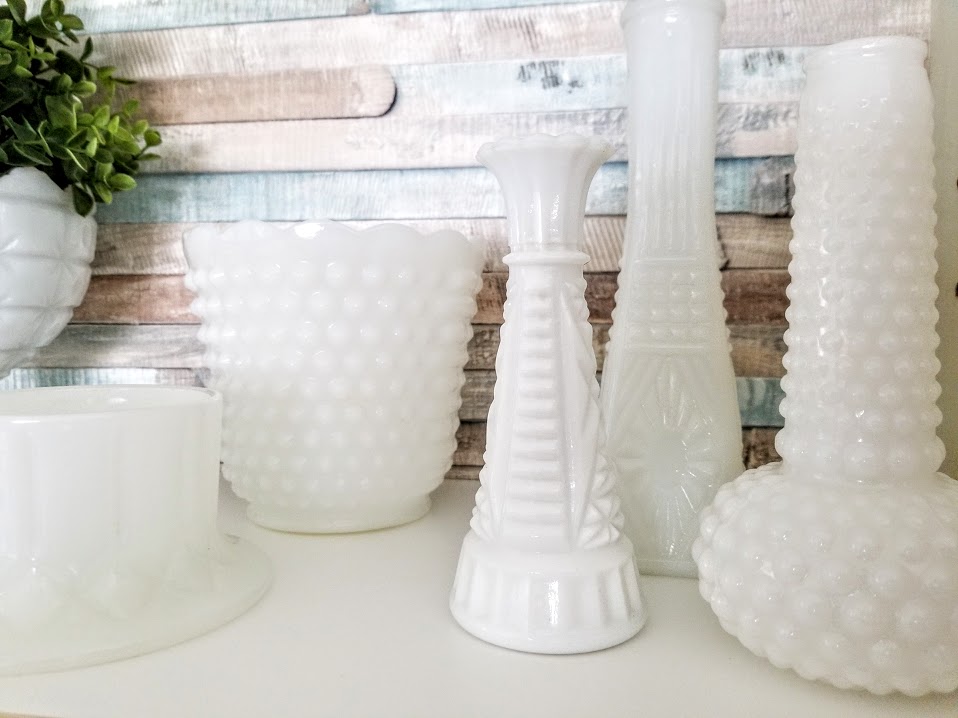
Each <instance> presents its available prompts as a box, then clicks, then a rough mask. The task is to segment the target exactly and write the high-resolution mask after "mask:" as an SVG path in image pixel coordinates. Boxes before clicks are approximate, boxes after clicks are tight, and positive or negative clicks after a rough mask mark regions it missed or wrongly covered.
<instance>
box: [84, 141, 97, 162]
mask: <svg viewBox="0 0 958 718" xmlns="http://www.w3.org/2000/svg"><path fill="white" fill-rule="evenodd" d="M98 149H100V143H99V142H97V139H96V137H94V138H93V139H92V140H90V141H89V142H87V143H86V147H84V148H83V151H84V152H85V153H86V156H87V157H96V153H97V150H98Z"/></svg>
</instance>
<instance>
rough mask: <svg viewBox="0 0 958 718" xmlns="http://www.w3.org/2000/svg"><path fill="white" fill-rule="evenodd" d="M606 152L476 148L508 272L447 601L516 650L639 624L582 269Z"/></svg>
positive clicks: (588, 143)
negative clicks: (500, 208) (481, 444)
mask: <svg viewBox="0 0 958 718" xmlns="http://www.w3.org/2000/svg"><path fill="white" fill-rule="evenodd" d="M610 154H611V147H610V146H609V145H608V143H606V142H604V141H603V140H601V139H598V138H586V137H580V136H578V135H562V136H560V137H550V136H547V135H535V136H532V137H525V138H520V139H511V140H502V141H500V142H496V143H492V144H487V145H483V147H482V148H481V149H480V150H479V160H480V161H481V162H482V163H483V164H484V165H486V166H487V167H489V169H491V170H492V171H493V172H494V173H495V175H496V177H497V179H498V180H499V184H500V185H501V186H502V190H503V194H504V195H505V197H506V213H507V215H508V218H509V228H510V229H509V248H510V250H511V251H510V253H509V255H508V256H507V257H506V259H505V262H506V264H508V265H509V283H508V298H507V300H506V306H505V323H504V324H503V326H502V332H501V334H502V339H501V342H500V345H499V351H498V353H497V355H496V388H495V397H494V398H493V402H492V407H491V408H490V410H489V423H488V438H487V441H486V453H485V456H484V460H485V465H484V466H483V468H482V471H481V472H480V474H479V480H480V481H481V482H482V486H481V488H480V489H479V492H478V494H477V495H476V509H475V512H474V513H473V518H472V522H471V530H470V531H469V533H468V534H467V536H466V538H465V540H464V541H463V544H462V551H461V553H460V556H459V566H458V568H457V570H456V580H455V584H454V586H453V589H452V595H451V597H450V607H451V610H452V614H453V616H454V617H455V619H456V620H457V621H458V622H459V624H460V625H461V626H462V627H463V628H465V629H466V630H467V631H469V632H470V633H472V634H473V635H475V636H478V637H479V638H481V639H483V640H485V641H489V642H490V643H494V644H497V645H500V646H505V647H506V648H513V649H516V650H521V651H529V652H533V653H582V652H585V651H595V650H599V649H602V648H608V647H609V646H614V645H616V644H618V643H622V642H623V641H625V640H627V639H629V638H631V637H632V636H634V635H635V634H636V633H637V632H638V631H639V629H641V628H642V625H643V623H644V622H645V609H644V606H643V605H642V597H641V595H640V593H639V586H638V575H637V574H636V569H635V563H634V560H633V555H632V544H631V543H629V540H628V539H627V538H626V537H625V536H624V535H622V533H621V527H622V513H621V511H620V509H619V498H618V496H617V495H616V492H615V477H614V475H613V473H612V471H611V470H610V467H609V464H608V462H607V461H606V459H605V456H604V454H603V448H604V447H603V442H604V438H605V436H604V431H603V428H602V421H601V416H600V412H599V385H598V383H597V382H596V377H595V372H596V359H595V352H594V351H593V348H592V327H591V326H590V325H589V309H588V307H587V306H586V301H585V280H584V279H583V277H582V266H583V265H584V264H585V263H586V262H587V261H588V260H589V256H588V255H587V254H585V253H584V252H582V250H581V247H582V243H583V241H582V240H583V230H582V223H583V215H584V213H585V202H586V195H587V193H588V190H589V184H590V183H591V181H592V177H593V176H594V175H595V173H596V171H597V170H598V169H599V167H600V166H601V165H602V163H603V162H604V161H605V160H606V159H607V158H608V157H609V155H610Z"/></svg>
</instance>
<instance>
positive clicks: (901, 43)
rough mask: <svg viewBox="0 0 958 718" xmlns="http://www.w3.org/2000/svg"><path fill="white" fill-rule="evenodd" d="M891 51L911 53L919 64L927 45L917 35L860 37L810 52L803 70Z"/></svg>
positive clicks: (886, 54)
mask: <svg viewBox="0 0 958 718" xmlns="http://www.w3.org/2000/svg"><path fill="white" fill-rule="evenodd" d="M892 53H896V54H908V55H912V56H913V58H914V60H915V61H916V62H918V63H919V64H921V63H922V62H924V60H925V57H926V56H927V54H928V46H927V45H926V44H925V41H924V40H919V39H918V38H917V37H907V36H899V35H888V36H880V37H861V38H857V39H855V40H845V41H844V42H838V43H835V44H834V45H829V46H828V47H824V48H822V49H820V50H817V51H815V52H813V53H812V54H810V55H809V56H808V57H807V58H806V59H805V71H806V72H808V71H809V70H812V69H815V68H818V67H822V66H824V65H826V64H829V63H832V62H837V61H842V60H869V59H874V58H882V57H888V56H889V55H891V54H892Z"/></svg>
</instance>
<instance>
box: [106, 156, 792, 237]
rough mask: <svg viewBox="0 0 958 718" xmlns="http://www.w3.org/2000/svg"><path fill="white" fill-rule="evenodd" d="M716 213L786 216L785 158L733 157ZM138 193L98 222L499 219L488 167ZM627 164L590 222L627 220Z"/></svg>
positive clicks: (259, 177) (143, 183) (593, 207)
mask: <svg viewBox="0 0 958 718" xmlns="http://www.w3.org/2000/svg"><path fill="white" fill-rule="evenodd" d="M715 170H716V171H715V195H716V211H718V212H750V213H759V214H761V213H764V214H774V213H776V212H778V211H780V210H782V208H784V210H787V208H788V202H787V191H788V177H789V175H790V173H791V171H792V160H791V158H790V157H786V158H778V157H772V158H764V159H761V158H759V159H729V160H719V161H717V162H716V164H715ZM138 182H139V185H140V186H139V188H138V189H137V191H135V192H124V193H122V194H119V195H117V196H116V198H115V199H114V201H113V204H112V205H106V206H102V207H100V208H99V209H98V211H97V219H98V220H99V221H101V222H105V223H115V222H231V221H236V220H241V219H250V218H256V219H261V220H266V221H291V220H304V219H317V218H330V219H429V218H443V219H445V218H451V217H501V216H503V212H504V210H503V204H502V196H501V193H500V190H499V185H498V184H497V183H496V181H495V179H494V178H493V176H492V174H491V173H489V172H488V171H487V170H485V169H483V168H479V167H476V168H471V167H469V168H461V169H443V170H390V171H385V170H375V171H364V172H269V173H247V174H170V175H147V176H143V177H141V178H140V179H139V180H138ZM627 184H628V176H627V165H626V164H624V163H611V164H607V165H605V166H604V167H603V168H602V169H601V170H599V173H598V175H597V176H596V179H595V182H593V185H592V191H591V193H590V195H589V202H588V205H587V211H588V213H589V214H609V215H621V214H625V212H626V197H627Z"/></svg>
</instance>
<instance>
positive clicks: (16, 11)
mask: <svg viewBox="0 0 958 718" xmlns="http://www.w3.org/2000/svg"><path fill="white" fill-rule="evenodd" d="M7 7H8V8H10V13H11V14H12V15H13V19H14V20H15V21H16V23H17V25H26V24H27V3H26V0H7Z"/></svg>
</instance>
